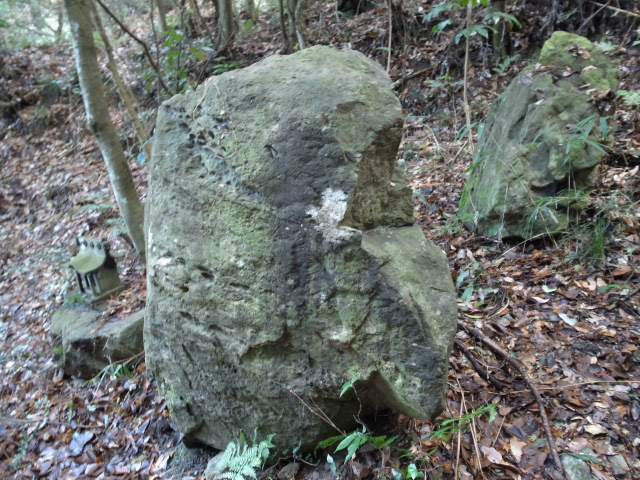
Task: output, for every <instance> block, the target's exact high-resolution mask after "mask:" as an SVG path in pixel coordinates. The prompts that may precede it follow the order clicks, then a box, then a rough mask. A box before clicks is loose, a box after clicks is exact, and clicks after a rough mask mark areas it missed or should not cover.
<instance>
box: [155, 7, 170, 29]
mask: <svg viewBox="0 0 640 480" xmlns="http://www.w3.org/2000/svg"><path fill="white" fill-rule="evenodd" d="M156 6H157V7H158V18H159V19H160V27H161V28H162V33H165V32H166V31H167V30H169V27H168V26H167V11H168V10H169V7H168V5H167V4H166V3H165V0H156Z"/></svg>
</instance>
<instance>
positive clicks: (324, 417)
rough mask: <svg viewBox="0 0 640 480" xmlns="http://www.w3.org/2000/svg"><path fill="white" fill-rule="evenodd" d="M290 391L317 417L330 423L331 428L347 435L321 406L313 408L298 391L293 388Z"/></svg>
mask: <svg viewBox="0 0 640 480" xmlns="http://www.w3.org/2000/svg"><path fill="white" fill-rule="evenodd" d="M289 393H291V395H293V396H294V397H296V398H297V399H298V401H299V402H300V403H301V404H302V405H304V407H305V408H306V409H307V410H309V411H310V412H311V413H313V414H314V415H315V416H316V417H318V418H319V419H320V420H322V421H323V422H325V423H326V424H327V425H329V426H330V427H331V428H333V429H335V430H336V431H337V432H338V433H339V434H340V435H345V436H346V435H347V434H346V432H344V431H342V430H340V429H339V428H338V427H336V424H335V423H333V422H332V421H331V419H330V418H329V417H327V415H326V413H324V412H323V411H322V410H321V409H320V408H318V407H317V406H316V408H317V409H318V410H314V409H313V408H311V407H310V406H309V404H308V403H307V402H305V401H304V400H303V399H302V398H300V395H298V394H297V393H296V392H294V391H293V390H289Z"/></svg>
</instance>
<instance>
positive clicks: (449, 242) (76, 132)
mask: <svg viewBox="0 0 640 480" xmlns="http://www.w3.org/2000/svg"><path fill="white" fill-rule="evenodd" d="M333 8H334V7H333V4H330V3H319V4H317V5H316V6H315V7H314V9H313V10H312V12H311V15H310V18H311V22H310V23H309V26H308V36H309V41H310V43H311V44H315V43H323V44H328V43H332V44H334V45H346V44H347V43H349V44H350V45H351V46H352V47H353V48H355V49H358V50H361V51H363V53H365V54H368V55H370V56H372V57H373V58H376V59H377V60H378V61H380V63H381V64H383V65H385V66H386V62H387V59H386V54H387V51H385V50H384V49H383V48H382V47H384V46H385V45H386V42H387V39H386V38H385V32H386V31H387V20H386V19H387V13H386V12H385V11H384V10H371V11H368V12H365V13H363V14H361V15H358V16H356V17H353V18H344V19H342V20H341V22H336V21H335V18H334V17H333V15H334V11H333ZM274 18H275V17H274ZM277 28H278V26H277V24H276V22H274V21H273V20H267V19H266V16H265V18H262V17H260V19H259V20H258V21H256V22H255V25H254V28H253V30H252V31H251V32H250V33H249V34H247V35H245V37H244V38H243V39H242V40H241V41H240V42H239V43H238V44H237V46H236V51H235V54H236V58H238V59H240V60H242V61H243V62H244V63H245V64H249V63H252V62H254V61H257V60H259V59H260V58H262V57H264V56H267V55H270V54H273V53H278V52H279V50H280V47H279V45H280V39H279V36H278V30H277ZM345 32H349V33H348V34H346V33H345ZM405 33H406V32H405ZM522 35H523V42H524V39H526V35H527V34H526V33H523V34H522ZM423 37H424V38H417V39H415V38H414V40H413V43H410V42H407V46H406V47H404V48H398V49H397V50H396V51H394V54H393V57H392V59H391V69H390V75H391V77H392V78H393V79H394V80H397V79H403V78H406V77H407V76H408V75H411V74H412V73H413V72H417V71H420V70H425V73H424V74H423V75H416V76H415V77H413V78H411V79H408V80H407V81H402V82H401V85H400V87H399V91H400V97H401V101H402V103H403V107H404V108H405V111H406V114H407V122H406V129H405V136H404V140H403V144H402V147H401V150H400V152H399V156H400V157H402V158H404V159H405V160H406V164H407V166H408V177H409V182H410V184H411V186H412V187H413V189H414V192H415V195H414V197H415V203H416V216H417V221H418V222H419V224H420V225H421V226H422V227H423V229H424V232H425V234H426V235H427V237H429V238H430V239H431V240H433V241H434V242H435V243H436V244H438V245H439V246H440V247H441V248H442V249H443V251H445V253H446V254H447V256H448V258H449V261H450V265H451V270H452V272H453V278H454V281H455V282H456V286H457V287H458V292H459V320H460V322H462V324H463V325H464V326H466V327H471V328H473V327H475V328H476V329H479V330H481V331H482V333H483V335H484V336H485V337H487V338H490V339H491V340H492V341H493V342H495V343H496V344H497V345H498V346H499V347H500V348H501V349H502V350H504V351H505V352H508V356H509V357H510V358H512V359H514V358H515V359H517V360H518V361H519V362H520V363H519V365H520V366H521V371H517V370H514V369H510V364H509V361H508V360H505V359H504V358H500V357H499V356H496V355H494V353H492V352H491V348H490V347H488V346H487V345H486V344H484V343H482V342H481V341H480V340H478V338H476V337H474V336H472V335H470V334H469V333H467V331H466V330H465V329H461V331H460V332H459V334H458V337H457V345H456V348H455V349H454V351H453V354H452V357H451V370H450V376H449V388H448V393H447V398H446V400H447V402H446V403H447V407H446V410H445V412H444V413H443V415H442V416H441V417H439V418H438V419H437V420H436V421H435V422H424V421H414V420H410V419H407V418H402V417H401V418H399V419H398V420H397V422H396V426H395V428H394V431H392V432H388V433H387V434H388V435H389V436H392V435H398V436H399V437H398V439H397V440H396V441H395V442H394V444H393V446H392V447H388V448H386V449H383V450H382V451H377V450H373V451H365V452H360V453H358V454H357V455H356V457H355V459H353V460H352V461H350V462H347V464H346V465H345V466H344V467H342V468H341V469H340V470H339V475H340V477H341V478H353V479H358V480H359V479H364V478H374V477H375V478H380V477H386V478H393V477H394V470H396V471H404V472H405V474H407V475H408V476H409V477H411V475H412V471H407V470H406V468H407V466H408V465H410V464H413V465H415V466H416V468H417V471H418V472H420V473H423V474H425V475H426V477H427V478H456V476H457V477H458V478H464V479H469V478H521V479H527V478H561V477H560V473H559V471H558V469H557V468H556V467H557V466H554V462H553V459H552V457H551V454H552V451H551V449H550V448H549V445H548V443H547V436H546V435H545V428H544V424H543V421H542V417H541V411H540V409H539V403H538V402H537V401H536V398H535V397H534V395H533V394H532V390H531V389H530V388H529V386H528V384H527V382H526V379H525V377H524V376H523V375H522V373H523V372H524V374H526V375H527V376H528V378H529V379H530V381H531V384H533V385H534V386H535V389H536V390H537V392H538V393H539V395H540V396H541V399H542V402H543V404H544V411H545V412H546V415H547V416H548V419H549V428H550V431H551V433H552V435H553V437H554V439H555V447H556V449H557V451H558V452H560V453H561V454H564V455H570V458H569V460H567V461H568V462H570V463H573V464H574V465H575V466H576V468H578V469H579V468H582V469H586V470H585V471H586V474H588V475H591V476H588V475H587V476H584V477H582V478H594V479H603V480H604V479H613V478H616V479H620V478H628V479H632V478H640V422H639V421H638V420H639V418H640V348H639V344H640V324H639V318H640V299H639V296H638V287H639V286H640V275H639V270H638V269H639V268H640V234H639V231H640V228H639V226H640V208H639V206H638V203H639V201H640V199H639V198H638V196H637V195H638V186H639V180H638V179H639V175H638V170H639V165H640V133H639V131H638V128H637V127H638V121H639V119H638V113H637V112H636V111H634V110H633V109H632V108H630V107H628V106H625V105H623V104H620V105H619V106H618V111H617V113H616V124H617V127H616V129H615V140H614V143H613V145H612V149H611V151H610V153H609V155H608V159H607V161H606V163H605V164H604V165H603V168H602V169H601V175H600V179H599V183H598V187H597V188H596V190H595V191H594V192H592V193H591V196H590V202H591V203H590V205H589V207H588V208H586V209H585V210H584V212H583V214H582V216H583V218H582V220H583V221H582V222H581V223H579V224H578V225H577V226H576V227H575V228H574V229H572V230H571V231H570V232H567V234H566V235H565V236H563V237H562V238H557V239H555V240H550V239H547V240H542V241H536V242H523V243H503V242H495V241H488V240H486V239H484V238H482V237H479V236H476V235H474V234H471V233H469V232H468V231H466V230H465V229H464V228H463V226H462V225H461V223H460V222H459V220H457V218H456V210H457V204H458V200H459V196H460V191H461V188H462V185H463V183H464V180H465V177H466V173H465V171H466V170H467V169H468V167H469V165H470V163H471V148H470V145H468V144H467V142H466V137H465V138H463V139H460V138H458V135H457V133H458V132H459V131H460V129H461V127H463V125H464V120H463V119H464V114H463V113H462V109H461V101H460V99H461V95H462V85H461V81H460V78H461V74H460V69H459V64H460V52H461V51H462V47H461V46H456V45H454V43H453V42H452V39H451V36H449V37H447V36H444V37H438V38H436V37H427V35H426V34H425V35H424V36H423ZM612 41H613V43H615V35H614V36H613V37H612ZM416 45H418V46H416ZM119 49H120V53H121V54H122V55H123V56H124V57H125V60H126V61H125V62H124V64H126V65H131V68H130V69H129V71H127V72H125V74H126V75H128V77H129V79H130V80H131V81H132V82H135V80H136V78H138V76H137V75H138V73H137V72H138V63H139V62H137V61H134V60H133V58H134V54H133V53H132V52H133V51H134V49H135V47H134V46H133V45H132V44H131V42H130V41H124V42H122V44H121V46H120V47H119ZM639 53H640V47H637V46H636V47H635V49H634V48H628V49H625V48H621V47H617V48H615V49H614V50H613V51H612V52H611V56H612V58H613V59H614V61H615V62H616V63H618V64H619V65H620V66H621V68H622V70H623V71H624V72H626V74H625V75H624V76H623V80H622V81H623V86H622V87H621V88H625V89H627V90H634V89H635V90H638V89H640V78H639V75H638V73H637V72H638V71H639V70H638V68H639V60H638V56H639ZM127 55H129V57H127ZM1 58H2V63H1V64H0V67H1V71H0V81H1V82H2V86H3V88H5V89H6V90H7V91H9V92H10V94H11V96H12V98H13V99H19V107H18V108H17V109H16V111H15V112H14V114H13V116H12V117H8V118H4V119H2V120H1V122H2V123H0V135H3V138H2V143H1V144H0V167H1V169H2V170H1V174H0V175H1V179H0V238H2V251H1V252H0V269H1V271H0V339H2V343H1V345H0V382H1V383H0V399H1V401H0V478H16V479H21V478H51V479H58V478H65V479H71V478H145V479H146V478H203V477H202V475H203V473H202V470H198V469H196V468H194V469H193V470H191V471H189V470H187V471H177V470H176V469H175V468H173V467H172V465H171V460H172V457H173V456H174V455H175V452H176V451H177V449H179V445H180V437H179V435H178V434H177V433H175V432H174V431H173V430H172V429H171V426H170V420H169V418H168V413H167V410H166V405H165V403H164V401H163V399H162V398H161V397H160V395H159V394H158V393H157V391H156V387H155V384H154V382H153V379H152V378H151V377H150V376H149V375H148V374H147V372H146V371H145V365H144V363H141V364H139V365H138V367H137V368H136V370H135V371H134V372H133V373H132V374H131V375H116V373H115V371H105V372H104V375H101V376H99V377H97V378H95V379H93V380H92V381H84V380H77V379H72V378H65V377H64V376H63V374H62V371H61V370H60V369H59V368H58V367H57V366H56V365H55V364H54V363H53V353H52V345H51V340H50V337H49V328H50V319H51V316H52V314H53V312H55V310H56V309H57V308H59V306H60V305H61V303H62V300H63V297H64V294H65V293H66V292H67V291H69V289H70V288H71V279H70V276H69V275H68V272H67V271H66V270H67V269H66V268H65V264H66V262H68V261H69V259H70V257H71V255H72V247H71V245H72V244H73V242H74V239H75V237H76V236H78V235H81V234H89V235H91V236H94V237H105V238H108V239H109V241H110V242H111V245H112V248H113V250H114V251H115V253H116V254H117V255H118V256H119V257H120V259H119V270H120V273H121V277H122V279H123V280H124V282H125V283H126V284H127V286H128V287H129V288H128V289H127V290H125V291H124V292H122V293H120V294H119V295H117V296H116V297H114V298H113V299H112V300H111V301H110V303H109V309H108V317H109V319H108V320H107V321H112V320H114V319H117V318H121V317H123V316H125V315H127V314H128V313H131V312H135V311H137V310H139V309H141V308H142V307H143V306H144V302H145V300H144V299H145V283H144V282H145V271H144V267H143V266H142V265H141V264H140V262H139V261H138V259H137V257H136V255H135V254H134V253H133V251H132V248H131V245H130V243H129V242H128V241H127V238H126V236H124V235H123V234H122V225H121V223H120V222H119V221H118V216H119V215H118V211H117V208H116V206H115V202H114V199H113V195H112V193H111V189H110V185H109V179H108V176H107V173H106V170H105V167H104V165H103V161H102V159H101V156H100V152H99V150H98V148H97V145H96V143H95V142H94V140H93V138H92V136H91V134H90V133H89V131H88V130H87V128H86V126H85V117H84V110H83V106H82V101H81V97H80V96H79V93H78V90H77V88H78V87H77V82H75V83H74V74H73V71H74V67H73V57H72V50H71V48H70V47H69V46H51V47H46V48H35V47H32V48H27V49H23V50H19V51H13V52H10V53H7V54H6V55H4V56H3V57H1ZM456 63H457V65H458V67H457V70H456ZM523 64H524V63H522V62H521V61H520V62H518V61H516V62H514V63H513V64H512V65H511V66H509V68H508V69H506V70H505V69H503V71H501V72H496V71H493V70H491V69H490V68H489V67H486V66H484V65H483V64H482V62H481V61H478V62H474V63H473V64H472V68H471V71H470V78H471V81H470V85H469V86H470V103H471V104H472V110H473V115H474V118H476V119H482V118H484V115H485V114H486V110H487V107H488V105H489V104H490V103H491V102H492V100H494V99H495V98H496V97H497V95H498V93H499V92H500V90H501V89H502V88H503V87H504V86H505V85H506V84H507V83H508V82H509V81H510V79H511V78H513V76H514V75H515V74H516V73H517V71H518V70H519V69H520V68H521V67H522V65H523ZM446 65H449V67H448V68H450V70H449V71H448V70H446V68H447V67H445V66H446ZM200 67H203V68H204V66H203V63H197V62H195V63H194V64H193V65H192V66H191V69H190V72H191V73H193V72H198V68H200ZM634 71H635V72H636V73H635V77H634V76H633V75H632V74H631V72H634ZM137 91H138V93H140V92H142V91H143V87H142V86H140V85H139V89H138V90H137ZM113 95H114V94H113V92H111V91H110V96H111V98H112V99H113V98H114V97H113ZM141 97H142V95H141ZM153 100H154V98H153V95H152V94H149V95H147V97H146V98H145V101H146V102H147V105H148V111H150V112H152V111H153V105H152V102H153ZM112 103H113V109H112V118H113V120H114V123H115V124H116V126H117V127H118V128H119V129H120V131H121V132H123V133H122V140H123V143H124V144H125V145H126V146H127V148H128V153H129V154H130V156H131V158H132V161H131V163H130V165H131V168H132V171H133V174H134V177H135V179H136V182H137V185H138V187H139V192H140V194H141V196H142V198H143V199H144V196H145V185H146V175H145V166H144V165H143V164H141V163H138V162H136V161H135V158H136V154H137V151H136V149H135V147H134V146H131V145H134V144H135V142H134V141H133V138H134V137H133V136H132V135H131V134H130V133H128V132H130V131H131V129H130V126H128V124H127V120H126V117H125V114H124V112H123V109H122V108H120V107H119V106H118V105H117V102H115V101H113V102H112ZM149 122H150V124H152V122H153V116H152V115H150V120H149ZM138 158H139V157H138ZM634 195H635V197H634ZM600 227H602V228H600ZM593 235H596V236H597V235H600V237H602V238H603V240H602V242H600V241H595V240H594V238H596V237H593ZM600 245H601V246H602V248H599V246H600ZM463 350H466V353H465V352H463ZM466 355H472V356H473V358H475V359H476V360H477V362H479V364H480V365H482V366H483V367H484V368H485V369H488V371H489V372H490V373H491V375H492V379H491V381H488V380H486V379H485V378H486V377H483V376H482V375H481V374H480V373H479V372H478V370H477V369H475V368H474V367H473V366H472V364H471V363H470V362H469V359H468V358H467V356H466ZM496 380H497V381H496ZM494 403H495V404H497V405H498V407H497V408H496V410H495V412H494V414H493V415H489V414H486V413H481V412H482V411H483V410H486V406H487V405H490V404H494ZM474 412H475V413H477V414H475V415H474V414H473V413H474ZM455 419H462V420H458V421H455ZM447 420H454V421H453V423H449V424H448V425H449V426H452V425H459V427H460V428H454V429H453V431H452V432H451V434H450V435H444V436H442V435H434V434H433V432H434V431H438V430H442V428H443V422H445V424H444V425H447V424H446V421H447ZM363 450H367V449H363ZM326 453H331V454H333V451H332V450H328V451H327V452H325V455H324V456H321V457H320V458H319V459H316V460H315V461H316V462H318V467H317V470H318V471H319V472H321V473H322V474H326V470H325V469H326V467H327V464H326V461H324V459H325V458H326ZM282 457H283V458H280V459H279V460H278V462H277V463H276V464H275V465H272V466H271V467H270V468H269V470H267V472H266V473H265V477H267V476H268V477H270V478H273V477H275V476H278V478H281V479H284V478H287V477H286V474H283V473H282V468H283V467H284V466H285V465H286V464H287V463H290V462H292V461H293V460H294V458H293V457H292V456H290V455H289V456H285V455H283V456H282ZM295 460H296V461H299V462H302V459H297V458H296V459H295ZM305 460H309V459H305ZM302 463H303V468H302V469H301V470H300V473H298V476H297V478H298V479H299V480H300V479H301V478H304V477H307V476H309V477H311V476H313V475H316V476H315V477H313V478H318V476H317V473H316V474H314V473H313V470H314V468H313V467H310V466H308V465H307V464H305V463H304V462H302ZM413 474H414V476H415V474H416V472H413ZM396 475H397V474H396ZM572 478H577V477H572Z"/></svg>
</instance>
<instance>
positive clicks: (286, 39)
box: [278, 0, 290, 49]
mask: <svg viewBox="0 0 640 480" xmlns="http://www.w3.org/2000/svg"><path fill="white" fill-rule="evenodd" d="M278 4H279V5H280V30H282V39H283V40H284V44H285V48H287V49H288V48H289V46H290V45H289V37H287V26H286V25H285V23H284V0H278Z"/></svg>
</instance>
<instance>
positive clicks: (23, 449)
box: [9, 434, 33, 470]
mask: <svg viewBox="0 0 640 480" xmlns="http://www.w3.org/2000/svg"><path fill="white" fill-rule="evenodd" d="M32 439H33V434H29V435H25V436H24V437H22V440H20V443H19V444H18V453H16V455H14V457H13V458H12V459H11V463H9V468H10V469H12V470H18V468H20V465H22V462H23V461H24V458H25V457H26V456H27V449H28V448H29V442H31V440H32Z"/></svg>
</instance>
